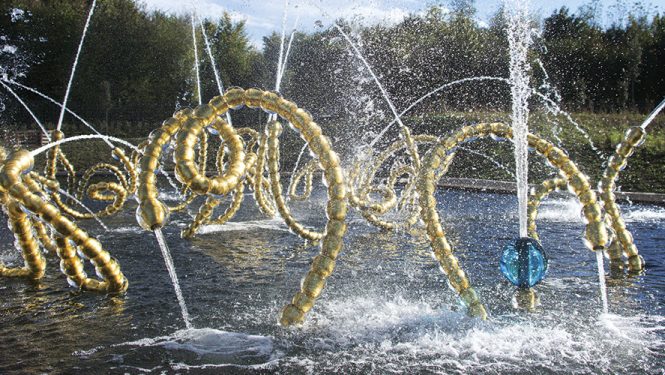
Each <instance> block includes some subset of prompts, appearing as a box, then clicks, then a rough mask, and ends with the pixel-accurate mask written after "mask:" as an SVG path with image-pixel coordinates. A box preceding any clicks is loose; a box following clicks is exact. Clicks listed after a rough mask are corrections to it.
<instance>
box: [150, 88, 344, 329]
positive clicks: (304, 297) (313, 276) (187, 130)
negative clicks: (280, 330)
mask: <svg viewBox="0 0 665 375" xmlns="http://www.w3.org/2000/svg"><path fill="white" fill-rule="evenodd" d="M241 105H246V106H248V107H250V108H262V109H263V110H266V111H268V112H272V113H276V114H278V115H279V116H280V117H282V118H284V119H285V120H286V121H288V122H289V123H291V124H292V125H293V127H294V128H295V129H296V130H297V131H298V132H299V133H300V135H301V137H302V138H303V139H304V140H305V141H306V142H307V145H308V147H309V149H310V151H311V152H312V153H313V154H314V155H315V156H316V157H317V159H318V160H319V163H320V164H321V166H322V167H323V170H324V178H325V180H326V183H327V186H328V202H327V206H326V213H327V217H328V221H327V223H326V227H325V230H324V232H323V236H322V239H321V252H320V254H319V255H318V256H316V257H315V258H314V261H313V263H312V267H311V269H310V271H309V272H308V273H307V275H306V276H305V277H304V279H303V281H302V284H301V287H300V291H299V292H298V293H296V295H295V296H294V298H293V299H292V301H291V303H289V304H288V305H286V307H285V308H284V309H283V311H282V314H281V318H280V322H281V324H283V325H291V324H299V323H302V322H303V320H304V316H305V314H306V313H307V312H308V311H309V310H310V309H311V308H312V307H313V305H314V302H315V300H316V298H317V297H318V296H319V295H320V294H321V292H322V290H323V288H324V285H325V281H326V279H327V278H328V276H330V274H332V272H333V269H334V267H335V262H336V258H337V256H338V255H339V253H340V251H341V249H342V244H343V239H342V237H343V235H344V233H345V232H346V223H345V219H346V213H347V206H346V184H345V181H344V174H343V171H342V168H341V167H340V165H339V164H340V162H339V157H338V156H337V154H336V153H335V152H334V151H332V148H331V144H330V141H329V140H328V138H327V137H325V136H324V135H323V134H322V133H321V128H320V127H319V126H318V125H317V124H316V123H315V122H314V121H313V119H312V117H311V115H309V114H308V113H307V112H306V111H304V110H302V109H300V108H298V106H297V105H296V104H295V103H293V102H291V101H288V100H286V99H284V98H282V97H280V96H279V95H278V94H276V93H273V92H267V91H262V90H258V89H249V90H243V89H240V88H233V89H229V90H227V91H226V93H225V94H224V95H222V96H218V97H215V98H213V99H212V100H211V101H210V102H209V104H206V105H202V106H199V107H197V108H196V110H194V111H191V112H181V113H180V116H177V117H173V118H171V119H168V120H166V121H165V122H164V124H163V126H162V127H161V128H160V129H159V130H158V131H157V132H156V133H155V135H154V136H153V139H152V141H151V143H150V144H148V145H147V146H146V148H145V154H144V156H143V157H142V158H141V160H140V166H141V173H140V176H139V180H140V182H141V183H140V185H139V189H138V198H139V211H138V215H137V216H138V217H139V218H140V221H141V225H142V226H143V227H144V228H146V229H149V230H153V229H157V228H160V227H162V226H163V225H164V224H165V222H166V218H167V215H168V211H167V209H166V207H165V206H164V204H163V203H162V202H160V201H159V200H158V196H157V188H156V178H155V174H154V172H155V170H156V168H157V167H158V165H159V160H160V157H161V152H162V151H161V150H162V148H163V146H164V145H166V144H167V143H168V142H170V140H171V139H172V138H173V137H174V136H176V135H177V134H178V149H176V153H175V154H174V158H176V170H177V175H178V178H179V179H180V180H181V181H182V182H184V183H185V184H186V186H187V187H188V188H190V189H191V190H192V191H193V192H195V193H197V194H210V193H212V194H214V195H223V194H227V193H229V192H230V191H231V190H233V189H234V188H236V187H237V185H238V184H239V183H240V182H241V177H242V176H244V175H245V173H246V170H245V167H246V165H245V163H244V160H245V157H244V150H243V149H242V146H241V144H242V141H241V140H240V137H239V136H238V134H237V132H236V131H235V130H234V129H233V128H232V127H230V126H228V127H224V126H223V124H224V123H223V122H217V123H220V124H222V128H220V131H219V133H220V134H221V135H222V137H223V138H224V140H225V141H226V142H229V143H228V144H229V148H230V149H231V150H230V154H231V155H230V158H231V160H232V161H231V162H230V166H229V168H228V169H227V170H226V171H225V172H226V173H225V174H223V175H222V176H218V177H215V178H214V179H208V178H207V177H205V176H202V175H200V174H199V173H197V172H196V171H195V168H194V164H193V162H192V157H193V152H192V147H193V143H194V141H193V139H195V138H196V134H197V133H196V132H197V131H200V130H201V129H203V128H204V127H205V126H208V125H210V124H212V123H213V122H214V121H216V119H217V118H219V117H220V116H222V115H224V114H225V113H226V112H227V111H228V110H229V109H232V108H236V107H239V106H241ZM227 125H228V124H227ZM180 133H182V134H180ZM262 138H263V139H265V141H264V142H260V143H261V144H262V145H263V144H265V145H268V143H269V139H268V138H267V137H262ZM262 145H261V147H259V151H260V150H261V148H264V147H265V146H262ZM269 159H270V158H269ZM273 159H274V158H273ZM261 160H262V155H258V158H257V163H256V165H257V167H256V173H255V180H258V186H259V187H262V186H263V185H262V182H261V180H262V179H261V176H262V171H263V169H262V168H261V166H260V163H261ZM257 190H259V189H257ZM255 192H256V190H255Z"/></svg>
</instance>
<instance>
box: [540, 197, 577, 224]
mask: <svg viewBox="0 0 665 375" xmlns="http://www.w3.org/2000/svg"><path fill="white" fill-rule="evenodd" d="M581 212H582V205H581V204H580V203H579V202H578V201H577V200H575V199H565V200H561V199H556V200H546V201H544V202H543V203H542V204H541V206H540V208H539V209H538V220H546V221H554V222H582V213H581Z"/></svg>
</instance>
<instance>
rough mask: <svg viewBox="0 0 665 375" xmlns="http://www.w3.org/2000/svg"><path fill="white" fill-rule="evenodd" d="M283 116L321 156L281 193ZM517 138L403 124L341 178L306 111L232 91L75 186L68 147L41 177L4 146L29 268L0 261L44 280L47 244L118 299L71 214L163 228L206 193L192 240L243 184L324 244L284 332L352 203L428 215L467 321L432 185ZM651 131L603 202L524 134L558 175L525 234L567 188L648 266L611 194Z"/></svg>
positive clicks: (26, 156)
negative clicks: (308, 217) (297, 207)
mask: <svg viewBox="0 0 665 375" xmlns="http://www.w3.org/2000/svg"><path fill="white" fill-rule="evenodd" d="M241 106H247V107H249V108H255V109H262V110H264V111H266V112H268V113H270V114H271V119H270V120H269V121H268V122H267V124H266V126H265V128H264V129H261V130H259V131H257V130H253V129H250V128H240V129H236V128H234V127H233V126H231V125H230V124H229V123H228V122H227V121H226V120H225V115H226V113H227V112H228V111H229V110H231V109H235V108H238V107H241ZM273 114H274V116H273ZM278 118H279V119H280V120H278ZM280 121H283V122H285V123H288V124H290V125H291V127H292V128H293V129H294V130H295V131H296V132H297V133H298V134H299V135H300V136H301V137H302V139H303V140H304V141H305V142H306V145H307V148H308V149H309V151H310V153H311V155H312V156H313V158H312V159H311V160H309V161H307V162H305V163H304V164H303V165H302V166H301V167H300V168H299V169H297V170H296V171H294V175H293V176H291V179H290V182H289V184H288V186H287V187H286V192H284V189H283V186H284V184H283V180H282V177H283V176H282V174H281V172H280V171H281V161H280V136H281V134H282V131H283V124H282V122H280ZM215 136H216V137H218V138H219V148H218V150H217V153H216V154H215V156H214V163H209V160H208V149H209V145H208V142H212V138H214V137H215ZM512 136H513V132H512V129H511V127H509V126H507V125H504V124H500V123H491V124H477V125H473V126H464V127H462V128H461V129H458V130H457V131H455V132H453V133H452V134H450V135H449V136H448V137H445V138H438V137H435V136H431V135H426V134H421V135H413V134H411V130H410V129H409V128H407V127H404V126H403V127H402V129H401V131H400V138H399V139H398V140H397V141H395V142H393V143H392V144H390V145H388V147H386V148H385V149H384V150H382V151H380V152H377V153H373V152H372V151H369V152H366V153H363V154H361V155H360V156H359V157H357V158H356V159H355V160H354V161H353V162H352V163H351V165H350V167H349V168H348V170H347V171H344V170H343V169H342V167H341V165H340V159H339V157H338V155H337V154H336V153H335V152H334V151H333V149H332V144H331V141H330V139H329V138H327V137H326V136H324V135H323V134H322V131H321V128H320V127H319V126H318V125H317V124H316V123H315V122H314V120H313V118H312V116H311V115H310V114H309V113H308V112H306V111H305V110H303V109H301V108H299V107H298V106H297V105H296V104H295V103H293V102H291V101H289V100H286V99H284V98H283V97H281V96H280V95H279V94H277V93H274V92H269V91H263V90H259V89H247V90H244V89H241V88H231V89H229V90H227V91H226V92H225V93H224V95H221V96H217V97H215V98H213V99H212V100H211V101H210V102H209V103H208V104H203V105H200V106H198V107H197V108H195V109H184V110H181V111H178V112H177V113H175V114H174V115H173V117H171V118H169V119H167V120H166V121H164V122H163V123H162V125H161V127H159V128H158V129H156V130H155V131H153V132H152V133H151V135H150V136H149V137H148V139H147V140H145V141H144V142H142V143H141V144H139V145H138V147H137V148H136V149H134V150H133V151H132V153H131V154H129V156H127V155H126V154H125V151H124V150H123V149H121V148H119V147H115V148H113V149H112V150H111V155H112V157H113V158H114V159H115V160H116V161H117V165H116V164H114V163H113V162H109V163H106V162H105V163H98V164H96V165H94V166H92V167H91V168H89V169H88V170H86V171H84V173H82V174H81V175H80V176H81V177H80V178H78V179H77V174H76V171H75V169H74V167H73V166H72V164H71V163H70V162H69V160H68V159H67V157H66V155H65V153H64V152H63V150H62V148H61V147H60V146H59V145H54V146H52V147H51V148H50V149H49V150H48V153H47V157H46V163H45V170H44V172H43V173H42V174H39V173H37V172H33V171H32V166H33V163H34V160H33V156H32V155H31V154H30V153H29V152H27V151H24V150H18V151H15V152H13V153H11V154H9V155H8V154H7V153H6V152H5V150H4V149H2V148H0V204H1V205H2V207H3V209H4V211H5V212H6V214H7V217H8V221H9V227H10V229H11V230H12V232H13V233H14V236H15V238H16V246H17V248H18V250H19V251H20V252H21V255H22V257H23V260H24V265H23V266H22V267H6V266H5V265H3V264H0V276H7V277H23V278H27V279H39V278H41V277H43V275H44V272H45V266H46V257H45V256H44V254H43V253H44V252H43V251H42V249H44V250H45V252H46V253H47V254H51V255H52V256H57V257H58V258H59V261H60V268H61V270H62V272H63V273H64V275H65V276H66V278H67V280H68V282H69V283H70V284H71V285H73V286H75V287H77V288H80V289H84V290H92V291H98V292H105V293H119V292H123V291H124V290H125V289H126V288H127V285H128V282H127V280H126V279H125V277H124V275H123V274H122V272H121V271H120V267H119V264H118V262H117V261H116V260H115V259H113V258H112V257H111V255H110V254H109V253H108V252H107V251H106V250H105V249H104V248H103V247H102V245H101V244H100V243H99V241H97V240H96V239H95V238H93V237H91V236H90V235H88V233H87V232H85V231H84V230H82V229H81V228H79V227H78V226H77V225H76V223H75V222H74V220H86V219H91V218H97V217H100V216H110V215H113V214H115V213H117V212H119V211H121V210H122V209H123V208H124V207H125V205H126V202H127V200H128V198H130V197H132V196H134V195H135V197H136V199H137V201H138V208H137V215H136V216H137V220H138V222H139V225H140V226H141V227H142V228H144V229H145V230H149V231H154V230H159V229H161V228H163V227H164V226H165V225H166V224H167V222H168V218H169V214H170V212H174V211H180V210H184V209H185V208H186V207H188V206H189V205H191V204H192V203H193V202H194V201H195V199H196V198H197V197H201V196H202V197H204V198H205V199H204V200H203V203H202V204H201V206H200V207H199V208H198V212H197V214H196V216H195V217H194V218H193V220H192V221H191V222H190V223H189V224H188V225H187V226H186V227H185V228H184V229H183V230H182V232H181V236H182V237H183V238H191V237H193V236H195V235H196V233H197V232H198V231H199V230H200V229H201V227H202V226H204V225H207V224H224V223H226V222H228V221H229V220H231V219H232V218H233V217H234V215H236V213H237V212H238V211H239V209H240V207H241V204H242V203H243V200H244V196H245V192H246V189H250V190H252V193H253V197H254V201H255V202H256V204H257V206H258V208H259V210H260V211H261V212H262V213H263V214H264V215H266V216H268V217H273V216H275V215H279V217H280V218H281V219H282V220H283V221H284V223H285V224H286V225H287V226H288V227H289V229H290V230H291V231H292V232H293V233H295V234H297V235H298V236H300V237H301V238H303V239H304V240H306V241H308V242H310V243H316V244H318V245H319V246H320V252H319V253H318V255H316V256H315V257H314V259H313V261H312V264H311V268H310V269H309V271H308V272H307V274H306V275H305V277H304V278H303V279H302V281H301V285H300V289H299V291H298V292H297V293H295V296H294V297H293V298H292V299H291V301H290V303H288V304H287V305H286V306H285V307H284V308H283V310H282V312H281V316H280V319H279V321H280V323H281V324H282V325H285V326H288V325H293V324H300V323H302V322H303V321H304V318H305V315H306V314H307V312H308V311H309V310H311V309H312V307H313V306H314V303H315V301H316V299H317V298H318V297H319V296H320V295H321V293H322V291H323V288H324V286H325V283H326V280H327V279H328V277H329V276H330V275H331V274H332V273H333V271H334V268H335V264H336V260H337V257H338V256H339V254H340V252H341V250H342V245H343V236H344V234H345V232H346V228H347V226H346V222H345V221H346V216H347V208H348V207H347V205H348V206H351V207H354V208H355V209H357V210H358V211H359V212H360V214H361V215H362V216H363V217H364V218H365V219H366V220H367V221H368V222H369V223H370V224H372V225H374V226H376V227H378V228H380V229H382V230H399V229H408V228H409V227H412V226H414V225H417V224H418V223H419V222H420V221H422V223H423V224H424V227H425V230H426V232H427V236H428V237H429V241H430V245H431V248H432V252H433V256H434V258H435V259H436V261H437V262H438V264H439V265H440V268H441V270H442V271H443V273H444V274H445V275H446V277H447V280H448V283H449V285H450V286H451V288H452V289H453V290H455V292H456V293H457V294H458V295H459V297H460V299H461V300H462V302H463V303H464V305H465V306H466V307H467V308H468V312H469V313H470V314H471V315H473V316H477V317H480V318H482V319H486V318H487V311H486V308H485V306H484V305H483V303H482V301H481V298H480V296H479V295H478V294H477V293H476V291H475V290H474V289H473V287H472V286H471V283H470V280H469V278H468V277H467V275H466V273H465V271H464V269H463V268H462V266H461V264H460V262H459V261H458V259H457V257H456V256H455V255H454V250H453V247H452V246H451V244H450V243H449V242H448V239H447V238H446V233H445V231H444V227H443V225H442V222H441V216H440V215H439V212H438V211H437V208H436V205H437V199H436V190H437V186H438V184H439V181H440V179H441V178H442V177H443V176H445V174H446V173H447V172H448V168H449V167H450V165H451V164H452V162H453V161H454V159H455V156H456V151H457V149H458V147H459V146H460V145H461V144H462V143H465V142H470V141H472V140H474V139H479V138H488V137H491V138H493V139H495V138H512ZM644 137H645V132H644V130H643V129H641V128H631V129H629V130H628V132H627V133H626V135H625V138H624V140H623V141H622V142H621V143H620V144H619V145H618V146H617V148H616V152H615V154H614V155H613V156H612V157H611V158H610V160H609V162H608V166H607V168H606V170H605V171H604V173H603V177H602V179H601V181H600V183H599V187H598V194H599V195H600V199H601V200H602V204H603V206H601V202H599V200H598V198H597V192H596V190H595V189H592V187H591V184H590V182H589V179H588V178H587V177H586V176H585V175H584V174H583V173H582V172H580V170H579V169H578V168H577V166H576V165H575V163H573V162H572V161H571V160H570V158H569V157H568V155H567V154H566V153H565V152H564V151H563V150H562V149H560V148H557V147H555V146H554V145H553V144H552V143H550V142H548V141H546V140H544V139H542V138H540V137H538V136H536V135H533V134H529V135H528V143H529V146H530V147H531V148H533V149H534V150H535V152H536V153H538V154H539V155H541V156H542V157H544V158H545V159H547V161H548V162H549V163H550V164H551V165H553V166H554V167H555V168H556V169H557V170H558V172H559V175H560V176H559V177H557V178H554V179H550V180H547V181H545V182H543V183H542V184H541V185H539V186H538V187H537V188H535V189H534V190H533V191H532V194H531V197H530V201H529V207H528V208H529V210H528V230H529V235H530V236H531V237H533V238H535V239H538V233H537V227H536V218H537V215H538V207H539V205H540V202H541V201H542V200H543V199H545V198H546V197H547V196H548V195H549V194H550V193H551V192H552V191H554V190H556V189H564V188H568V189H569V190H570V191H572V192H573V193H574V194H575V195H576V197H577V199H578V200H579V202H580V203H581V205H582V214H583V216H584V219H585V225H586V227H585V232H584V241H585V244H586V246H587V247H588V248H589V249H590V250H593V251H606V252H607V254H608V255H609V258H610V261H611V266H612V267H614V268H621V267H622V266H623V259H622V257H625V258H626V260H627V264H628V268H629V270H630V271H639V270H641V269H642V267H643V260H642V259H641V257H640V256H639V255H638V251H637V248H636V247H635V245H634V243H633V239H632V236H631V234H630V232H628V230H627V229H626V226H625V223H624V221H623V219H622V218H621V214H620V211H619V208H618V206H617V205H616V202H615V195H614V189H615V183H616V180H617V178H618V175H619V172H620V171H621V170H622V169H623V167H625V165H626V161H627V158H628V157H629V156H630V155H631V154H632V153H633V150H634V149H635V148H636V147H638V146H639V145H640V144H641V143H642V142H643V140H644ZM63 139H64V134H63V133H62V132H60V131H57V132H54V133H53V140H54V141H59V140H63ZM170 151H172V158H173V162H174V172H175V177H176V180H177V183H175V182H173V181H170V182H171V183H172V185H174V187H175V188H176V189H177V191H178V193H179V194H181V195H182V199H181V201H180V202H178V203H176V204H175V205H174V206H170V207H169V206H167V204H165V203H164V202H162V201H161V200H160V198H159V194H158V186H157V182H158V177H159V174H160V173H162V174H164V175H165V176H166V178H168V179H169V180H170V177H169V175H168V174H167V173H166V172H164V171H162V170H161V169H162V166H163V165H164V164H165V163H166V160H165V159H166V158H167V157H170V156H171V152H170ZM211 155H212V154H211ZM208 165H212V166H213V169H215V172H213V173H210V172H209V171H208ZM59 168H62V169H63V170H64V172H65V173H66V176H67V186H66V188H65V189H63V188H62V187H61V186H60V183H59V181H58V179H57V177H58V173H59ZM102 173H104V175H107V176H111V177H112V179H113V181H99V177H100V176H99V175H100V174H102ZM317 173H322V174H323V179H324V180H325V185H326V190H327V202H326V208H325V211H326V212H325V215H326V217H327V221H326V225H325V228H321V229H314V228H308V227H306V226H305V225H303V224H302V223H300V222H298V220H297V219H296V218H295V217H294V216H293V215H292V214H291V210H290V208H289V202H291V201H304V200H307V199H309V198H310V197H311V195H312V192H313V189H314V187H313V180H314V176H315V174H317ZM178 183H179V184H180V185H178ZM65 193H70V194H71V195H72V196H74V197H76V198H77V199H78V200H83V199H91V200H95V201H99V202H104V203H105V204H106V206H105V207H104V208H102V209H100V210H98V211H97V212H82V211H79V210H78V209H77V208H75V206H74V203H73V202H74V200H72V199H70V198H68V197H66V196H65ZM227 197H228V198H230V200H228V199H227ZM224 202H227V203H226V204H228V205H227V206H226V208H225V209H224V210H223V211H222V212H221V213H220V214H218V216H215V210H216V209H217V208H218V207H219V206H220V205H222V204H223V203H224ZM608 231H609V232H610V233H609V234H610V235H611V241H610V240H609V239H608ZM608 242H610V245H609V246H607V244H608ZM79 253H80V254H83V255H84V256H85V258H86V259H89V260H90V262H91V263H92V264H93V265H94V267H95V269H96V271H97V273H98V274H99V275H100V277H101V280H98V279H92V278H88V276H87V275H86V273H85V271H84V267H83V261H84V260H83V259H81V257H79ZM516 300H517V302H518V305H520V306H521V307H523V308H526V309H528V310H532V309H533V308H534V306H535V303H536V300H537V298H536V295H535V292H534V291H533V290H530V289H529V290H527V291H523V292H522V293H521V294H519V295H518V296H517V297H516Z"/></svg>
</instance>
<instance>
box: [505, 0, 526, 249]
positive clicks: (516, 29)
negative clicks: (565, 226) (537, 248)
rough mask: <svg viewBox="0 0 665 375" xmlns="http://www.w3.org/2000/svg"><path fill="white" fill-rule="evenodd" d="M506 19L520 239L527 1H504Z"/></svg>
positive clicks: (523, 209)
mask: <svg viewBox="0 0 665 375" xmlns="http://www.w3.org/2000/svg"><path fill="white" fill-rule="evenodd" d="M506 13H507V15H506V16H507V20H508V27H507V32H508V45H509V47H510V91H511V95H512V99H513V105H512V115H511V118H512V122H513V141H514V144H515V163H516V166H517V167H516V173H515V174H516V175H517V200H518V202H519V208H518V213H519V215H518V216H519V220H520V237H527V235H528V232H527V203H528V198H529V197H528V194H529V181H528V177H529V161H528V156H529V150H528V142H527V134H528V133H529V125H528V121H529V103H528V100H529V97H530V96H531V87H530V85H529V70H530V68H529V63H528V61H527V54H528V52H529V46H530V45H531V41H532V39H531V34H532V30H531V27H530V25H529V1H528V0H510V1H507V2H506Z"/></svg>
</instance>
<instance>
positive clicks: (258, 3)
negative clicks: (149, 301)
mask: <svg viewBox="0 0 665 375" xmlns="http://www.w3.org/2000/svg"><path fill="white" fill-rule="evenodd" d="M141 1H143V2H144V3H146V5H147V7H148V9H160V10H163V11H166V12H173V13H189V12H190V11H192V9H194V8H196V11H197V13H198V14H199V15H201V16H204V17H211V18H216V17H219V16H220V15H221V14H223V12H224V11H228V12H229V13H231V15H232V16H233V18H234V19H236V20H240V19H242V20H245V21H246V26H247V33H248V35H249V37H250V39H251V41H252V43H253V44H254V45H256V46H257V47H261V45H262V38H263V36H265V35H269V34H270V33H271V32H273V31H277V32H279V31H280V30H281V27H282V19H283V17H282V16H283V11H284V4H285V1H284V0H191V1H187V0H185V1H183V0H141ZM589 2H590V0H572V1H563V0H531V8H532V10H533V13H535V14H540V15H545V16H547V15H549V14H551V13H552V12H553V11H554V10H555V9H558V8H560V7H562V6H567V7H568V8H570V9H571V10H573V11H576V10H577V9H578V8H579V7H580V6H581V5H583V4H587V3H589ZM624 2H626V3H631V2H634V1H632V0H626V1H624ZM642 2H643V3H645V4H648V5H647V7H648V8H649V9H651V10H657V11H661V12H662V11H663V10H665V0H642ZM501 3H502V0H476V8H477V9H478V14H477V17H478V21H479V22H486V21H488V20H489V18H490V17H491V16H492V15H494V14H495V13H496V11H497V10H498V9H499V7H500V5H501ZM598 3H599V5H600V6H601V7H602V9H603V11H604V12H605V13H606V18H608V17H609V18H611V17H613V16H612V15H607V13H611V12H614V13H615V14H616V13H617V12H616V10H615V9H616V8H614V7H613V5H615V4H616V3H617V0H599V1H598ZM434 4H436V5H442V6H444V7H445V5H446V4H447V2H446V1H445V0H355V1H354V0H289V8H288V9H289V14H288V18H289V19H288V21H287V30H291V29H292V27H293V25H294V22H295V20H296V18H297V17H298V16H300V20H299V27H298V28H299V29H302V30H313V29H314V27H315V23H316V22H317V21H322V22H323V24H324V25H329V24H330V23H331V20H332V19H336V18H341V17H343V18H346V19H350V18H353V17H354V16H359V17H361V18H362V19H363V20H365V21H366V22H393V23H394V22H399V21H400V20H402V19H403V18H404V17H405V16H406V15H408V14H409V13H417V12H421V11H423V10H424V9H426V8H427V7H428V6H429V5H434ZM324 12H325V13H324Z"/></svg>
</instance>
